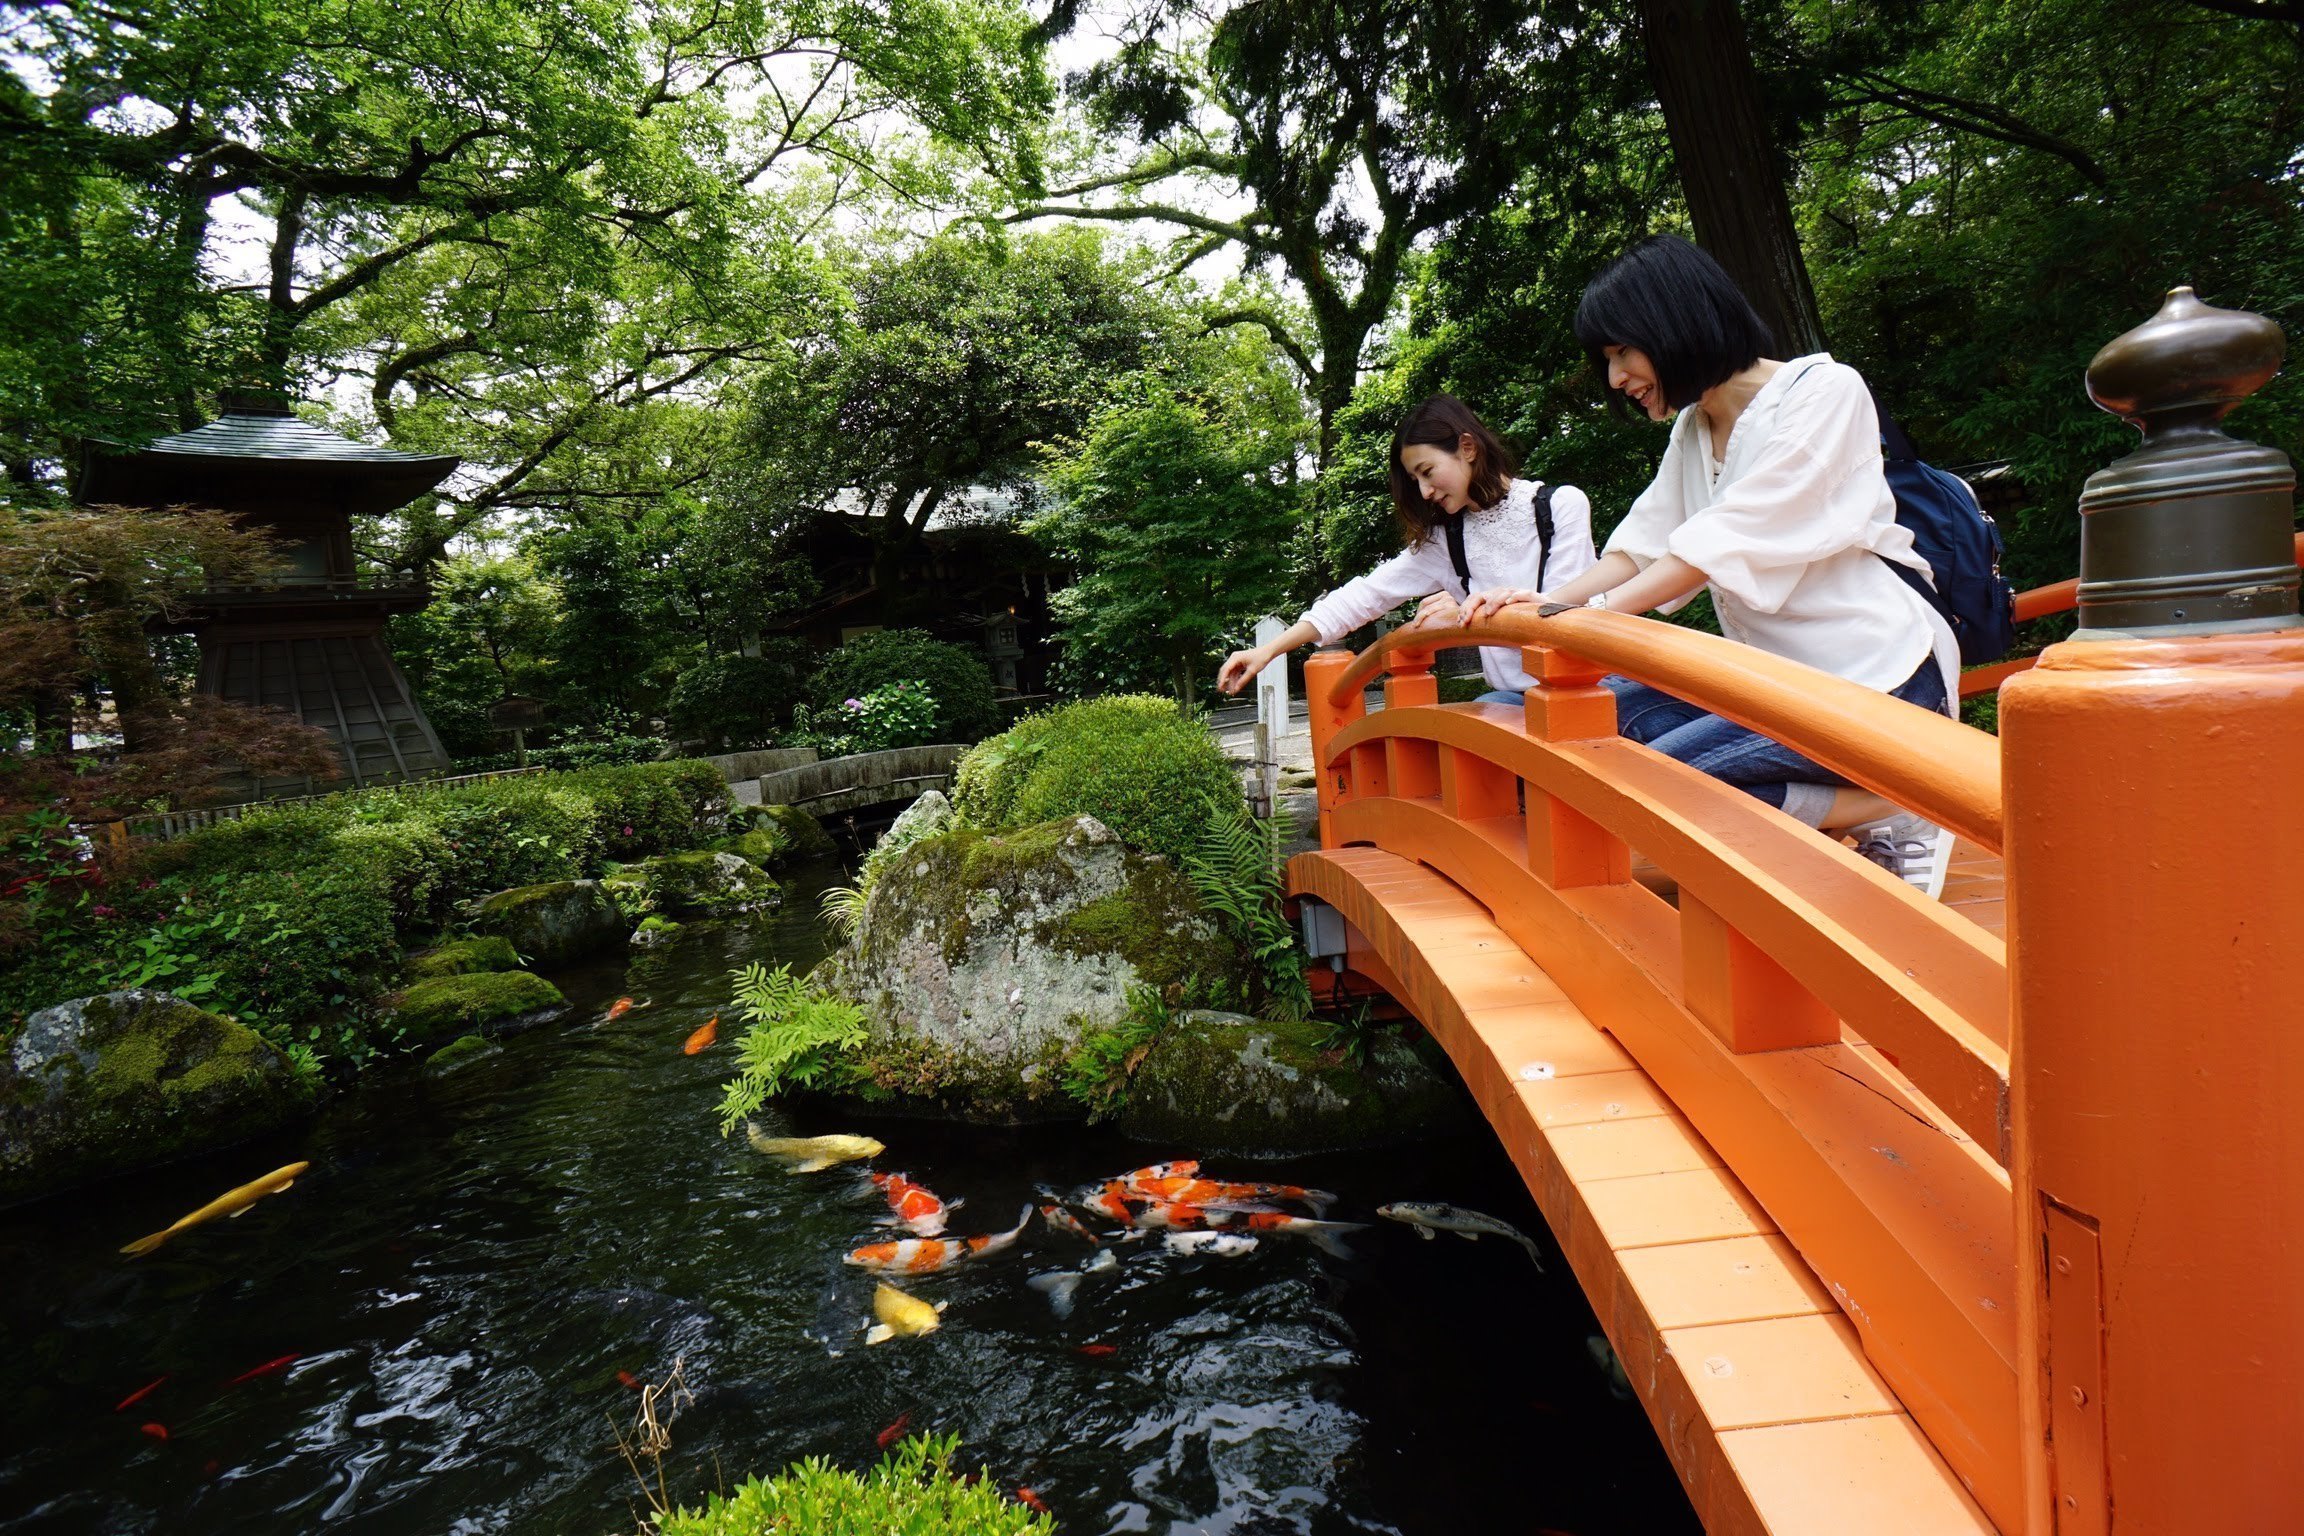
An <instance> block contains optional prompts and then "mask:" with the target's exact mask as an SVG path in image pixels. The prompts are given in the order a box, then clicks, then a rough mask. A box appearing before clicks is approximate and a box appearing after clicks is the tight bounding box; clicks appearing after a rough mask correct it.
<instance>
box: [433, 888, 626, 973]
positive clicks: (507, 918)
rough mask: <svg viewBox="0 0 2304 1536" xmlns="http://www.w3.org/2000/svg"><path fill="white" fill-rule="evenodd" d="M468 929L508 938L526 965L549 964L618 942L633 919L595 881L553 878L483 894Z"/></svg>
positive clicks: (549, 967) (571, 961)
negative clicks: (619, 908) (540, 882)
mask: <svg viewBox="0 0 2304 1536" xmlns="http://www.w3.org/2000/svg"><path fill="white" fill-rule="evenodd" d="M472 929H473V931H474V932H476V933H480V934H484V935H485V934H497V935H501V936H502V937H504V938H506V939H509V940H510V941H511V943H512V947H513V948H514V949H516V950H518V951H519V952H520V953H521V955H522V956H523V957H524V958H525V959H526V960H527V962H528V963H529V964H530V965H535V966H542V967H543V968H544V969H546V970H553V969H557V968H559V967H561V966H568V965H574V964H576V963H577V962H578V961H581V960H583V959H585V958H586V957H587V956H590V955H593V954H597V953H598V952H600V951H601V950H604V949H613V948H617V947H619V946H621V945H622V944H623V943H624V941H625V939H626V937H627V936H628V935H630V933H631V932H632V922H631V919H629V918H627V917H626V916H625V915H624V914H623V913H622V912H620V911H618V910H617V907H616V903H615V902H614V901H612V900H611V899H609V895H608V892H607V890H606V889H605V888H603V887H602V885H601V883H600V882H599V881H597V880H555V881H552V882H550V883H548V884H544V885H521V886H514V887H513V888H512V889H511V890H508V891H498V892H497V893H496V894H495V895H493V896H485V897H482V898H481V899H480V902H479V904H478V905H477V907H476V908H475V909H474V910H473V914H472Z"/></svg>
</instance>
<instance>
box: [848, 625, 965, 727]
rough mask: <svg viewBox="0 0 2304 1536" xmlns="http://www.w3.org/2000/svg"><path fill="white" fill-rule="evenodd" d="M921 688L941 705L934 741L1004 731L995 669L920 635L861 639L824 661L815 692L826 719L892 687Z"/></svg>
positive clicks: (959, 648) (896, 632)
mask: <svg viewBox="0 0 2304 1536" xmlns="http://www.w3.org/2000/svg"><path fill="white" fill-rule="evenodd" d="M905 682H910V683H919V684H921V685H922V686H924V687H925V688H927V690H928V692H929V695H930V696H931V697H933V698H934V699H935V701H936V728H935V734H934V735H932V736H931V737H930V738H929V739H930V740H931V741H938V742H944V741H980V740H982V739H983V738H984V737H986V736H988V735H990V734H991V733H992V732H993V731H995V730H997V729H999V726H1000V709H999V706H998V705H997V704H995V703H994V702H993V698H992V669H991V668H989V667H987V666H986V665H985V664H984V658H983V657H982V656H980V655H978V654H977V653H976V652H975V651H973V650H970V649H969V648H968V647H966V646H963V645H951V644H947V643H946V642H945V641H942V640H936V639H932V638H930V636H929V635H928V634H927V633H926V632H925V631H922V630H917V629H884V630H881V631H879V632H878V633H876V634H870V635H858V636H857V637H856V638H855V639H853V640H851V641H849V642H847V643H846V644H845V645H842V646H841V647H839V648H838V649H837V650H835V651H833V652H832V654H831V655H829V656H827V657H825V658H824V664H823V665H822V666H821V667H819V668H818V669H817V672H816V679H815V681H814V683H812V684H811V685H810V686H811V688H812V689H813V691H814V693H815V695H816V707H817V709H818V711H819V712H820V713H821V712H823V711H827V710H836V709H839V708H840V707H841V706H842V705H843V704H845V703H846V702H847V701H848V700H850V699H860V698H862V697H864V696H865V695H866V694H868V693H870V692H872V690H873V689H875V688H882V687H885V686H887V685H888V684H890V683H905Z"/></svg>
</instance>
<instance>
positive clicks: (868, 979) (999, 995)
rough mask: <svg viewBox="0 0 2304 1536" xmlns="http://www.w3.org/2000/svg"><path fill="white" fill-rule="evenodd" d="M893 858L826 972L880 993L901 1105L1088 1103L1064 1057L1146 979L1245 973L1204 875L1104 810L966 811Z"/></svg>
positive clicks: (877, 1068)
mask: <svg viewBox="0 0 2304 1536" xmlns="http://www.w3.org/2000/svg"><path fill="white" fill-rule="evenodd" d="M928 798H929V797H927V796H923V797H922V799H923V801H925V800H927V799H928ZM935 798H936V800H938V801H941V800H942V798H943V797H942V796H941V795H939V796H936V797H935ZM947 814H948V813H947ZM934 815H935V811H934V809H933V808H932V809H931V810H930V811H929V812H927V813H924V819H925V818H932V817H933V816H934ZM899 825H901V823H899ZM883 846H886V845H885V844H884V845H883ZM876 856H877V851H876ZM881 863H882V865H883V868H882V869H881V872H880V873H879V875H878V876H877V878H875V879H874V880H873V881H872V883H871V893H870V896H869V897H868V899H867V900H866V902H865V905H864V910H863V912H862V913H861V914H860V915H859V917H858V920H857V923H856V929H855V933H854V935H853V936H852V937H851V939H850V940H849V942H848V943H847V944H846V945H845V946H844V947H843V948H842V949H841V950H840V951H839V952H838V953H837V954H835V955H834V956H832V957H831V958H830V959H829V960H827V961H826V962H825V964H824V966H823V967H822V968H821V969H820V970H819V971H818V973H817V976H818V980H819V981H820V982H822V983H823V984H824V985H825V986H826V987H827V988H828V989H829V990H830V991H832V992H833V993H834V994H835V995H837V996H841V997H844V998H846V999H848V1000H849V1001H851V1002H854V1003H856V1004H857V1005H858V1006H860V1007H861V1008H862V1009H863V1010H864V1013H865V1016H866V1018H867V1019H868V1020H869V1021H870V1028H871V1031H872V1038H871V1040H870V1042H869V1044H868V1045H867V1046H866V1048H865V1050H864V1052H863V1053H862V1055H861V1057H860V1058H859V1062H860V1065H861V1066H862V1068H863V1070H864V1073H865V1075H866V1078H867V1080H868V1081H869V1082H870V1083H871V1085H872V1088H873V1090H874V1091H875V1092H877V1093H879V1094H884V1095H889V1096H892V1097H893V1098H894V1099H896V1100H897V1101H898V1107H914V1108H920V1109H934V1110H938V1111H941V1112H943V1113H948V1114H953V1115H957V1116H961V1117H965V1118H970V1119H979V1120H993V1121H999V1120H1008V1121H1014V1120H1022V1119H1042V1118H1053V1117H1070V1116H1075V1115H1080V1114H1084V1113H1085V1109H1084V1108H1083V1106H1081V1105H1079V1104H1077V1103H1075V1102H1074V1101H1072V1100H1071V1099H1070V1098H1068V1097H1067V1096H1066V1095H1065V1093H1064V1091H1063V1087H1062V1077H1063V1070H1064V1062H1065V1060H1066V1058H1067V1057H1068V1056H1070V1055H1071V1054H1072V1053H1073V1052H1074V1051H1075V1050H1077V1049H1078V1048H1079V1047H1080V1045H1081V1044H1082V1042H1083V1040H1084V1039H1085V1038H1086V1037H1087V1036H1088V1035H1089V1034H1091V1033H1093V1032H1096V1031H1099V1030H1106V1029H1110V1028H1111V1027H1112V1026H1113V1025H1114V1024H1116V1023H1118V1022H1119V1020H1120V1019H1121V1018H1122V1017H1123V1016H1124V1015H1125V1014H1126V1013H1127V1011H1128V994H1129V992H1130V990H1131V989H1133V988H1138V987H1149V988H1151V989H1152V990H1154V991H1156V992H1158V991H1164V990H1166V989H1167V988H1169V987H1171V986H1174V985H1175V984H1177V983H1179V982H1181V981H1183V980H1184V979H1185V978H1186V977H1188V976H1192V975H1195V974H1198V975H1201V976H1202V977H1203V978H1214V979H1216V980H1218V981H1220V982H1228V983H1230V984H1232V985H1237V980H1238V971H1239V966H1240V960H1239V956H1238V954H1237V951H1236V949H1235V947H1234V946H1232V945H1231V944H1229V943H1227V942H1225V941H1224V940H1223V939H1222V937H1221V936H1220V934H1219V933H1218V930H1217V927H1216V925H1215V923H1213V922H1212V921H1211V920H1210V919H1209V918H1208V916H1207V915H1206V914H1205V913H1204V912H1202V911H1201V908H1200V903H1199V899H1198V898H1197V897H1196V896H1195V895H1194V894H1193V892H1192V886H1191V883H1190V882H1189V881H1188V880H1186V879H1185V877H1184V876H1183V875H1182V874H1181V873H1180V872H1179V871H1178V870H1177V869H1176V868H1175V867H1174V866H1173V865H1171V864H1170V863H1169V862H1168V861H1167V860H1165V859H1162V858H1159V857H1157V856H1155V855H1151V854H1146V853H1141V852H1138V851H1136V850H1134V849H1131V848H1129V847H1128V846H1126V845H1125V844H1123V843H1122V842H1121V841H1120V839H1119V838H1118V837H1116V836H1115V835H1114V834H1113V833H1112V831H1111V830H1110V829H1109V828H1107V827H1106V826H1104V824H1103V823H1101V822H1099V821H1097V820H1096V819H1095V818H1094V817H1092V816H1080V817H1075V818H1070V819H1065V820H1058V821H1051V822H1045V823H1042V824H1041V825H1039V826H1035V827H1025V828H1023V829H1021V830H1018V831H1015V832H1009V833H1005V834H1002V835H1000V836H992V835H989V834H987V833H983V832H979V831H976V830H974V829H973V828H968V827H952V828H950V829H948V830H946V831H943V832H939V833H934V834H931V835H928V836H925V837H921V838H919V839H918V840H917V841H914V842H912V843H910V844H909V845H907V846H904V847H903V849H902V852H901V854H900V855H898V856H894V857H886V858H882V859H881Z"/></svg>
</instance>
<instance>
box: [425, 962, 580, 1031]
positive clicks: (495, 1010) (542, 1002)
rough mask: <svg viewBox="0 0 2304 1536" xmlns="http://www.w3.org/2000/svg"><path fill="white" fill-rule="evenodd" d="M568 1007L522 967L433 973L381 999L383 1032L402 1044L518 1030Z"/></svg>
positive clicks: (544, 1021)
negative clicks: (445, 974)
mask: <svg viewBox="0 0 2304 1536" xmlns="http://www.w3.org/2000/svg"><path fill="white" fill-rule="evenodd" d="M567 1011H568V1000H567V999H566V998H564V997H562V996H561V995H560V989H559V988H558V987H556V986H554V985H552V983H550V982H548V981H546V980H545V979H544V978H543V977H541V976H531V975H529V974H528V973H527V972H526V971H484V972H477V973H473V974H470V975H464V976H435V977H432V978H431V979H430V980H428V981H419V982H417V983H416V984H415V985H414V986H411V987H409V988H407V989H406V990H405V991H402V992H396V993H394V994H392V996H390V997H387V998H385V999H384V1001H383V1012H384V1019H383V1033H384V1034H385V1035H386V1036H387V1037H389V1038H391V1039H394V1040H395V1041H397V1042H398V1043H399V1044H401V1045H404V1046H411V1047H413V1046H421V1045H429V1044H431V1043H432V1042H434V1041H437V1040H447V1039H450V1038H452V1037H454V1036H457V1035H466V1034H474V1033H481V1034H489V1035H507V1034H517V1033H518V1032H519V1031H521V1030H523V1029H533V1028H535V1027H536V1026H537V1025H539V1024H549V1023H551V1022H552V1021H553V1020H554V1019H557V1018H559V1017H561V1016H562V1015H563V1014H565V1013H567Z"/></svg>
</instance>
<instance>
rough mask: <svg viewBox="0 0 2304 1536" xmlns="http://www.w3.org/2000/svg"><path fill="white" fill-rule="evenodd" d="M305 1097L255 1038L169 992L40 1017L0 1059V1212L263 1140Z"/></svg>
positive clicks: (116, 998) (105, 997)
mask: <svg viewBox="0 0 2304 1536" xmlns="http://www.w3.org/2000/svg"><path fill="white" fill-rule="evenodd" d="M312 1097H313V1090H312V1087H311V1085H310V1084H309V1083H307V1082H306V1081H304V1080H303V1079H302V1078H300V1077H299V1076H298V1075H297V1073H296V1071H295V1069H294V1068H293V1067H292V1066H291V1065H290V1064H289V1061H288V1058H287V1057H285V1056H283V1055H282V1054H281V1053H280V1052H279V1051H277V1050H275V1049H274V1048H273V1047H272V1046H271V1045H269V1044H267V1043H266V1042H265V1041H264V1040H262V1039H261V1038H259V1037H258V1036H257V1035H256V1033H255V1032H254V1031H253V1030H250V1029H247V1028H245V1027H244V1026H242V1025H240V1024H236V1023H234V1022H233V1021H232V1020H230V1019H227V1018H224V1017H222V1016H220V1015H218V1014H213V1013H209V1012H207V1011H205V1010H204V1009H200V1008H196V1007H194V1006H193V1005H192V1004H190V1003H187V1002H184V1001H183V1000H182V999H180V998H177V997H173V996H171V995H169V994H168V993H165V992H147V991H128V992H106V993H103V994H101V995H98V996H95V997H82V998H75V999H73V1000H72V1001H71V1002H68V1003H59V1004H58V1005H57V1006H55V1007H53V1008H44V1009H42V1010H41V1011H40V1012H38V1013H35V1014H33V1015H32V1016H31V1017H29V1018H27V1019H26V1020H25V1021H24V1027H23V1028H22V1029H21V1030H19V1031H18V1032H17V1034H16V1036H15V1038H14V1039H12V1040H10V1041H9V1042H8V1044H7V1046H6V1047H5V1050H4V1053H0V1205H5V1204H12V1203H14V1202H16V1201H20V1200H28V1199H32V1198H34V1197H36V1196H40V1195H45V1194H50V1193H53V1192H55V1191H57V1190H61V1189H68V1188H70V1187H71V1186H73V1185H76V1184H84V1183H87V1182H89V1181H91V1180H94V1179H100V1178H104V1177H106V1176H108V1175H111V1174H115V1173H120V1172H124V1171H125V1170H127V1169H130V1168H142V1167H148V1166H150V1165H152V1164H154V1163H164V1162H170V1161H173V1160H174V1159H176V1158H180V1157H190V1156H193V1155H195V1154H197V1153H202V1152H207V1151H211V1150H213V1149H215V1148H217V1147H222V1146H229V1145H231V1144H232V1143H234V1142H239V1141H246V1140H248V1139H249V1138H251V1137H254V1136H261V1135H263V1134H265V1133H266V1132H268V1131H272V1130H275V1129H277V1128H278V1127H280V1126H281V1125H284V1124H286V1123H287V1122H289V1121H290V1120H293V1119H294V1118H296V1117H297V1116H299V1115H301V1114H303V1113H305V1112H306V1111H307V1110H309V1109H310V1108H311V1106H312Z"/></svg>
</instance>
